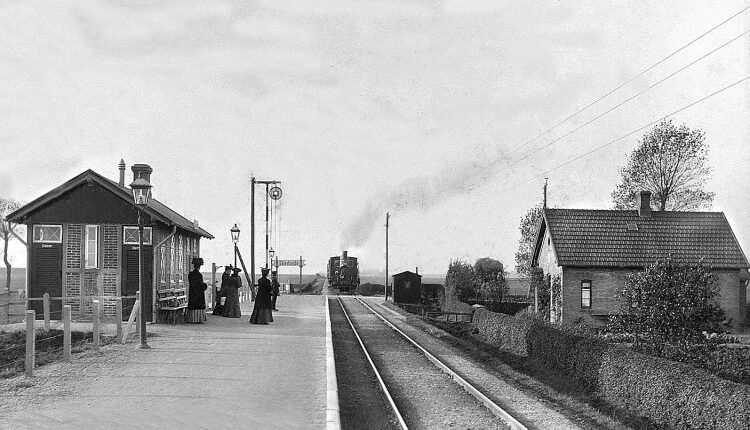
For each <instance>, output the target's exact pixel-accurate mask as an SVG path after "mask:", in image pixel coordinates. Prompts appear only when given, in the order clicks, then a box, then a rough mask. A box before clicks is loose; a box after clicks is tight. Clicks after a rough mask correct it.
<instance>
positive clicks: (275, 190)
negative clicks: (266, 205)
mask: <svg viewBox="0 0 750 430" xmlns="http://www.w3.org/2000/svg"><path fill="white" fill-rule="evenodd" d="M282 194H284V193H283V192H282V191H281V188H279V187H272V188H271V189H270V190H268V196H269V197H271V198H272V199H273V200H278V199H280V198H281V196H282Z"/></svg>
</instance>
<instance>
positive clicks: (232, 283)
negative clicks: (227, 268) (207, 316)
mask: <svg viewBox="0 0 750 430" xmlns="http://www.w3.org/2000/svg"><path fill="white" fill-rule="evenodd" d="M240 272H242V269H240V268H239V267H235V268H234V269H232V276H230V277H229V285H227V292H226V293H224V297H226V298H225V299H224V307H223V308H222V309H221V316H223V317H227V318H239V317H241V316H242V311H240V293H239V289H240V288H242V279H240V275H239V273H240Z"/></svg>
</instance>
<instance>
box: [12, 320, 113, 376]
mask: <svg viewBox="0 0 750 430" xmlns="http://www.w3.org/2000/svg"><path fill="white" fill-rule="evenodd" d="M62 335H63V331H62V330H56V329H49V330H45V329H38V330H37V331H36V359H35V363H36V365H37V366H42V365H45V364H48V363H52V362H55V361H57V360H59V359H60V358H62V348H63V336H62ZM70 337H71V353H81V352H84V351H86V350H87V349H88V348H89V347H90V343H91V340H92V338H93V334H92V333H91V332H80V331H73V332H71V336H70ZM112 339H113V338H112V337H109V336H103V337H102V341H101V343H102V345H106V344H107V343H110V342H111V341H112ZM25 358H26V331H25V330H21V331H14V332H10V333H8V332H5V331H0V378H9V377H12V376H15V375H16V374H18V373H20V372H23V370H24V364H25Z"/></svg>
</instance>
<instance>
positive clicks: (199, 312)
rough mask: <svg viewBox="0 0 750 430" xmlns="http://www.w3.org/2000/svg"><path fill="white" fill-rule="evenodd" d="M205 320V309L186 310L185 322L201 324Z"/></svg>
mask: <svg viewBox="0 0 750 430" xmlns="http://www.w3.org/2000/svg"><path fill="white" fill-rule="evenodd" d="M207 320H208V318H206V310H205V309H188V310H187V312H186V313H185V322H189V323H193V324H203V323H204V322H206V321H207Z"/></svg>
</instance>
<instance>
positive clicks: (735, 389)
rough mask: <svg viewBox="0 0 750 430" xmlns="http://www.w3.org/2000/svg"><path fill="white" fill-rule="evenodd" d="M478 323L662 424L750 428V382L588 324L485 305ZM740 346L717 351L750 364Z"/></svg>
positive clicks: (495, 340) (500, 341) (487, 334)
mask: <svg viewBox="0 0 750 430" xmlns="http://www.w3.org/2000/svg"><path fill="white" fill-rule="evenodd" d="M472 326H473V327H474V330H475V332H477V334H478V336H479V337H480V339H482V340H483V341H484V342H485V343H487V344H489V345H492V346H495V347H496V348H498V349H500V350H502V351H505V352H509V353H512V354H514V355H517V356H521V357H527V358H528V359H530V360H534V361H537V362H540V363H542V364H543V365H544V366H545V367H547V368H549V369H554V370H557V371H559V372H560V373H562V374H565V375H567V376H569V377H571V378H572V379H575V380H577V381H579V382H580V384H581V386H582V388H583V389H584V391H585V392H587V393H589V394H592V395H594V396H596V397H597V398H599V399H601V400H603V401H604V402H606V403H608V404H609V405H611V406H613V407H615V408H617V409H621V410H624V411H627V412H629V413H632V414H634V415H637V416H640V417H643V418H644V419H646V420H648V421H649V422H650V423H651V424H652V425H653V426H654V427H657V428H674V429H684V428H716V429H735V428H750V427H748V423H750V402H748V399H750V386H747V385H742V384H738V383H735V382H731V381H727V380H723V379H721V378H719V377H717V376H715V375H711V374H710V373H708V372H706V371H703V370H700V369H696V368H694V367H691V366H688V365H685V364H681V363H675V362H671V361H668V360H666V359H663V358H658V357H651V356H648V355H644V354H641V353H638V352H635V351H631V350H629V349H627V348H625V347H622V346H618V345H612V344H610V343H608V342H606V341H605V340H604V339H601V338H596V337H591V336H586V335H583V334H581V333H586V332H587V330H586V328H585V327H583V328H582V327H578V326H570V327H567V326H562V327H560V326H552V325H550V324H549V323H547V322H545V321H543V320H541V319H535V318H531V317H524V318H521V317H512V316H508V315H503V314H496V313H493V312H490V311H489V310H487V309H483V308H480V309H477V311H476V312H475V313H474V317H473V319H472ZM732 350H733V351H732ZM719 351H720V352H719ZM729 351H732V352H729ZM735 351H747V350H746V349H744V348H718V349H717V350H716V351H715V352H716V353H717V354H719V356H720V357H725V358H726V359H728V360H731V363H733V364H734V365H739V366H740V367H743V366H744V367H745V368H747V366H750V364H747V363H748V361H745V362H744V363H740V361H741V357H742V355H741V354H743V353H739V352H735ZM732 354H737V356H734V355H732ZM729 357H731V358H729ZM717 360H719V358H717Z"/></svg>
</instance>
